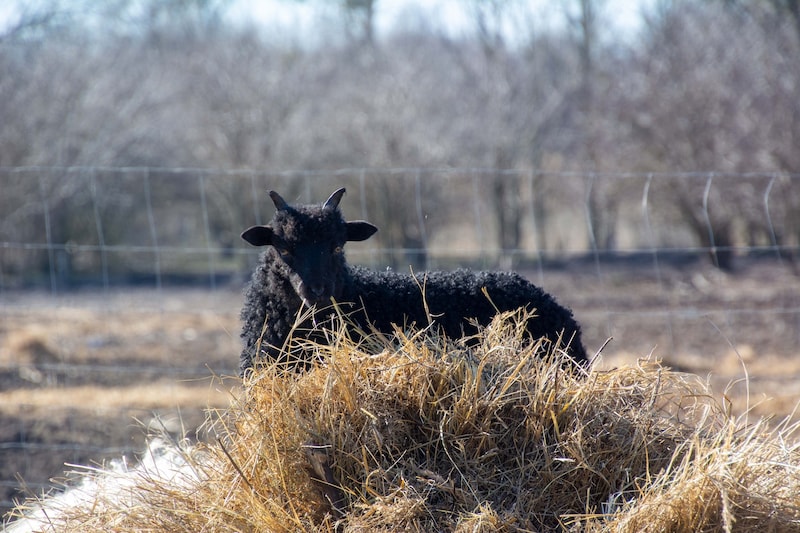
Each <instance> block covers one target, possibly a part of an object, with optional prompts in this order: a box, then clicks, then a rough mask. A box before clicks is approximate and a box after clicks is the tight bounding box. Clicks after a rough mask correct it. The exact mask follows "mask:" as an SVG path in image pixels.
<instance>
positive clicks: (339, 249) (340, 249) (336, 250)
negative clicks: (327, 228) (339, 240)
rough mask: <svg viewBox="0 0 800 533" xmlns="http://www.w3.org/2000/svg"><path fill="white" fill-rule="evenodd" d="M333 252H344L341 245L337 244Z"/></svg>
mask: <svg viewBox="0 0 800 533" xmlns="http://www.w3.org/2000/svg"><path fill="white" fill-rule="evenodd" d="M333 253H334V254H340V253H342V247H341V246H337V247H336V248H334V249H333Z"/></svg>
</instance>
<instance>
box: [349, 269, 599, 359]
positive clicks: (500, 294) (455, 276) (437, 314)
mask: <svg viewBox="0 0 800 533" xmlns="http://www.w3.org/2000/svg"><path fill="white" fill-rule="evenodd" d="M350 276H351V283H349V284H348V285H349V287H348V288H349V291H346V292H345V294H343V295H342V300H344V301H349V302H353V303H354V304H355V307H356V308H359V307H360V302H363V313H360V314H358V319H359V320H367V321H369V322H370V323H371V324H372V325H373V326H374V327H376V328H377V329H378V330H380V331H386V332H388V331H391V329H392V324H398V325H400V326H410V325H416V326H417V327H425V326H427V325H428V323H429V322H428V315H427V314H426V312H425V305H426V304H427V308H428V310H429V312H430V316H431V317H433V319H434V321H435V323H436V324H437V326H439V327H440V328H441V329H442V330H443V331H444V333H445V334H446V335H447V336H449V337H451V338H456V337H461V336H463V335H471V334H473V333H475V327H474V326H472V325H471V324H470V321H472V320H474V321H477V322H478V323H479V324H481V325H486V324H488V323H489V322H490V321H491V320H492V318H493V317H494V316H495V315H496V314H497V311H513V310H516V309H519V308H521V307H525V308H526V309H528V310H530V311H533V310H535V314H536V317H535V318H533V319H532V320H531V321H530V322H529V324H528V331H529V333H530V335H531V337H534V338H539V337H547V338H549V339H551V340H555V339H556V338H557V337H558V335H559V334H560V333H561V331H562V330H564V331H565V334H566V335H565V338H567V339H569V338H570V337H572V336H573V335H574V336H575V339H574V341H573V344H574V346H573V350H572V355H573V357H574V358H576V359H585V358H586V355H585V353H584V351H583V346H582V345H581V344H580V328H579V326H578V324H577V323H576V322H575V320H574V319H573V317H572V312H571V311H569V310H568V309H566V308H564V307H562V306H560V305H559V304H558V303H556V301H555V300H554V299H553V298H552V297H551V296H550V295H549V294H547V293H546V292H544V291H543V290H542V289H541V288H539V287H537V286H536V285H534V284H532V283H530V282H529V281H527V280H526V279H525V278H523V277H522V276H520V275H518V274H516V273H513V272H493V271H472V270H466V269H460V270H455V271H449V272H440V271H432V272H420V273H416V274H415V275H414V276H411V275H410V274H400V273H397V272H392V271H384V272H381V271H372V270H368V269H365V268H361V267H351V270H350ZM423 295H424V302H423ZM487 295H488V297H487ZM356 313H358V311H356Z"/></svg>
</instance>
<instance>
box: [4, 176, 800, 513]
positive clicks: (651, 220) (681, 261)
mask: <svg viewBox="0 0 800 533" xmlns="http://www.w3.org/2000/svg"><path fill="white" fill-rule="evenodd" d="M341 186H345V187H347V190H348V194H347V196H346V197H345V199H344V200H343V201H342V204H341V207H342V210H343V213H344V215H345V216H346V217H347V218H349V219H356V218H363V219H367V220H370V221H371V222H373V223H375V224H376V225H377V226H378V227H379V233H378V234H377V235H376V236H375V237H374V238H373V239H371V240H370V241H367V242H365V243H353V244H350V245H348V247H347V256H348V260H349V261H351V262H354V263H361V264H365V265H368V266H371V267H373V268H394V269H398V270H408V269H409V268H413V269H414V270H415V271H419V270H422V269H426V268H427V269H447V268H453V267H456V266H469V267H475V268H502V269H515V270H518V271H520V272H521V273H523V274H524V275H526V276H527V277H528V278H529V279H531V281H533V282H534V283H537V284H539V285H541V286H543V287H544V288H545V289H546V290H547V291H548V292H551V293H552V294H554V295H555V296H556V298H557V299H558V300H559V302H560V303H562V304H564V305H566V306H568V307H570V308H572V309H573V311H574V312H575V315H576V317H577V319H578V320H579V322H580V323H581V324H582V327H583V329H584V340H585V344H586V345H587V349H588V351H590V352H594V351H596V350H597V349H599V348H600V346H602V345H603V343H604V342H605V341H606V340H607V339H608V338H609V337H612V338H613V341H612V342H611V344H609V347H608V348H607V349H606V350H610V351H614V352H628V353H632V354H637V355H641V356H644V355H647V354H648V353H650V352H651V351H654V350H655V351H656V352H657V354H658V355H660V356H661V357H664V358H665V359H668V360H669V359H670V358H674V361H675V362H676V364H683V363H684V362H685V360H686V359H685V358H686V357H701V358H708V359H709V360H714V359H715V358H720V357H722V356H724V354H726V353H729V352H732V351H733V352H737V353H739V354H747V353H749V352H757V353H768V354H770V355H774V356H776V357H792V356H795V355H797V348H796V347H797V346H798V345H800V288H798V286H800V283H797V281H798V280H797V275H798V269H797V264H796V258H797V257H798V252H800V175H787V174H770V173H761V174H760V173H753V174H720V173H679V174H669V173H620V174H607V173H605V174H601V173H567V172H538V171H518V170H499V169H388V170H387V169H348V170H340V171H335V172H323V171H298V172H267V171H252V170H235V171H233V170H205V169H203V170H201V169H184V168H180V169H171V168H100V167H81V168H52V167H47V168H31V167H25V168H0V191H2V195H0V316H2V322H0V324H1V325H0V396H2V401H0V417H2V420H0V428H2V429H0V509H2V510H6V509H8V508H10V507H11V506H12V505H13V500H14V499H15V498H18V497H20V495H21V494H23V493H22V492H20V491H21V490H22V489H25V490H28V491H31V492H34V493H36V492H38V491H41V490H45V489H47V488H48V487H51V486H52V483H51V481H50V478H51V477H53V476H56V477H58V476H60V475H61V474H62V472H63V471H64V470H65V467H64V463H83V464H86V463H89V462H91V461H103V460H107V459H108V458H111V457H119V456H128V457H131V458H132V457H133V455H132V454H134V453H135V452H136V451H138V450H141V449H142V447H143V440H144V433H145V431H146V430H147V428H148V427H150V428H152V427H154V426H162V425H163V426H167V428H168V429H169V430H170V431H172V432H174V433H175V434H180V435H183V434H186V433H192V432H193V430H194V428H196V427H197V426H199V425H200V423H201V422H202V420H203V419H204V414H203V408H204V407H207V406H212V407H214V406H218V407H224V405H225V404H226V402H227V401H228V398H229V392H228V390H229V389H230V388H232V387H233V388H235V384H236V380H235V379H228V380H226V379H223V378H222V377H223V376H230V375H234V374H235V373H236V366H237V363H238V351H239V343H238V328H239V324H238V307H239V305H240V304H241V290H242V287H243V286H244V284H245V282H246V280H247V278H248V276H249V272H250V271H251V270H252V268H253V266H254V264H255V262H256V261H257V257H258V253H259V251H258V250H256V249H252V248H248V247H247V246H246V244H244V243H242V242H240V239H239V238H238V235H239V233H240V232H241V231H242V230H244V229H245V228H246V227H248V226H250V225H253V224H265V223H267V222H268V221H269V219H270V218H271V216H272V212H273V210H274V208H273V206H272V203H271V202H270V201H269V198H268V196H267V194H266V192H267V191H268V190H269V189H274V190H277V191H278V192H280V193H281V195H282V196H283V197H284V198H286V199H287V200H288V201H290V202H321V201H324V200H325V198H327V196H328V195H329V194H330V193H331V192H332V191H333V190H335V189H337V188H339V187H341ZM782 379H784V380H786V381H787V382H789V381H791V382H797V376H796V375H794V374H785V375H784V376H783V377H782ZM192 434H193V433H192ZM21 480H24V482H23V481H21Z"/></svg>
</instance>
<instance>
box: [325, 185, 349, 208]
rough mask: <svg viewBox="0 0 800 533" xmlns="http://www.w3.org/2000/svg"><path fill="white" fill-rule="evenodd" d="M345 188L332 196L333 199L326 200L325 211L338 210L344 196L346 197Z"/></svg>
mask: <svg viewBox="0 0 800 533" xmlns="http://www.w3.org/2000/svg"><path fill="white" fill-rule="evenodd" d="M344 193H345V188H344V187H342V188H341V189H339V190H338V191H336V192H335V193H333V194H331V197H330V198H328V199H327V200H325V205H323V206H322V208H323V209H336V208H337V207H339V202H340V201H341V200H342V196H344Z"/></svg>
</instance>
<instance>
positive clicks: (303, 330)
mask: <svg viewBox="0 0 800 533" xmlns="http://www.w3.org/2000/svg"><path fill="white" fill-rule="evenodd" d="M269 226H270V227H271V228H272V230H273V232H274V233H275V235H276V237H277V239H278V240H279V241H280V242H282V243H289V244H291V243H302V242H306V241H313V242H314V243H320V242H330V243H331V249H333V248H335V247H341V246H343V245H344V243H345V240H346V233H347V230H346V222H345V220H344V218H343V217H342V215H341V213H340V211H339V209H338V208H335V209H323V208H322V206H295V207H291V208H289V209H288V210H279V211H278V212H277V213H276V215H275V217H274V218H273V220H272V222H271V223H270V225H269ZM334 264H335V268H334V270H335V271H334V272H328V273H326V274H327V276H328V279H327V282H329V283H332V286H333V287H334V289H333V291H332V292H333V297H334V299H335V300H336V302H337V304H338V305H339V307H340V310H341V311H343V312H344V313H345V314H347V315H348V318H349V320H351V321H352V322H353V323H355V324H358V325H359V326H360V328H361V329H362V330H364V331H369V330H370V326H372V327H374V328H375V329H377V330H378V331H381V332H386V333H391V332H392V331H393V328H392V324H398V325H400V326H411V325H416V326H417V327H426V326H428V314H426V312H425V308H424V304H423V296H422V292H421V290H420V286H421V285H423V284H424V287H425V302H426V303H427V305H428V309H429V312H430V316H432V317H433V319H434V323H435V325H436V326H437V327H439V328H440V329H441V331H442V332H443V333H444V334H445V335H446V336H448V337H450V338H458V337H462V336H464V335H469V334H472V333H475V327H474V326H473V325H472V324H470V322H469V321H470V320H471V319H474V320H475V321H477V322H478V323H479V324H481V325H486V324H488V323H489V322H490V321H491V319H492V317H493V316H494V315H495V314H496V312H497V310H496V308H497V309H499V310H501V311H510V310H516V309H519V308H521V307H525V308H527V309H529V310H533V309H535V310H536V311H535V315H536V316H535V317H534V318H532V319H531V320H530V321H529V322H528V324H527V331H528V333H529V334H530V337H531V338H532V339H539V338H542V337H544V338H547V339H549V340H550V341H551V342H557V340H558V339H559V337H561V338H562V339H563V342H564V343H569V344H568V346H566V350H567V352H568V353H569V354H570V356H571V357H572V359H573V360H574V361H575V362H576V363H578V364H582V363H585V362H586V361H587V356H586V352H585V350H584V347H583V344H582V343H581V333H580V326H579V325H578V323H577V322H576V321H575V319H574V318H573V316H572V312H571V311H570V310H569V309H566V308H564V307H562V306H560V305H559V304H558V303H556V301H555V300H554V299H553V298H552V297H551V296H550V295H549V294H547V293H546V292H544V291H543V290H542V289H540V288H539V287H537V286H535V285H533V284H532V283H530V282H528V281H527V280H525V279H524V278H522V277H521V276H520V275H518V274H516V273H512V272H485V271H484V272H476V271H471V270H466V269H460V270H456V271H452V272H422V273H417V274H416V275H415V277H416V279H415V278H414V277H412V276H411V275H410V274H399V273H396V272H388V271H374V270H369V269H366V268H362V267H357V266H351V265H347V264H346V262H345V258H344V253H343V252H339V253H338V255H337V256H336V257H335V258H334ZM292 274H293V272H292V269H291V267H290V266H289V265H288V264H287V262H285V261H284V259H283V258H282V257H281V254H280V253H279V252H278V251H277V250H276V248H275V247H273V246H268V247H267V249H266V251H265V252H264V253H263V254H262V256H261V259H260V262H259V265H258V267H257V268H256V270H255V272H254V273H253V277H252V280H251V282H250V285H249V287H248V288H247V290H246V295H245V303H244V307H243V308H242V313H241V317H242V321H243V328H242V339H243V340H244V349H243V350H242V353H241V360H240V373H241V374H242V375H244V373H245V372H246V371H247V369H249V368H251V367H253V366H254V364H255V363H256V362H257V361H259V360H261V359H262V358H270V359H276V360H282V362H285V363H287V364H289V366H290V367H293V368H302V367H305V366H306V365H307V364H308V361H307V360H305V359H304V358H303V355H304V354H302V353H288V352H287V351H285V350H283V347H284V343H285V341H286V339H287V338H288V336H289V333H290V331H291V329H292V327H293V326H294V325H295V321H296V317H297V316H298V314H300V313H303V311H304V305H303V300H302V299H301V297H300V296H299V295H298V294H297V291H296V290H295V288H294V285H293V284H292V282H291V281H290V276H291V275H292ZM484 289H485V290H486V292H487V293H488V295H489V298H490V299H491V301H490V300H489V299H487V298H486V296H485V295H484V293H483V290H484ZM495 307H496V308H495ZM305 311H307V309H305ZM331 315H332V311H331V310H330V309H327V310H321V311H317V312H316V315H315V316H314V318H313V319H312V318H310V317H309V318H306V320H305V321H304V322H302V323H301V324H300V325H299V327H298V329H297V330H296V333H295V335H298V334H299V335H303V336H306V337H313V340H315V341H318V342H319V341H322V342H324V337H322V335H323V334H322V333H321V332H320V329H319V328H313V323H314V322H316V323H317V324H319V323H320V322H322V321H324V320H326V319H327V318H329V317H330V316H331ZM562 332H563V335H562Z"/></svg>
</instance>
